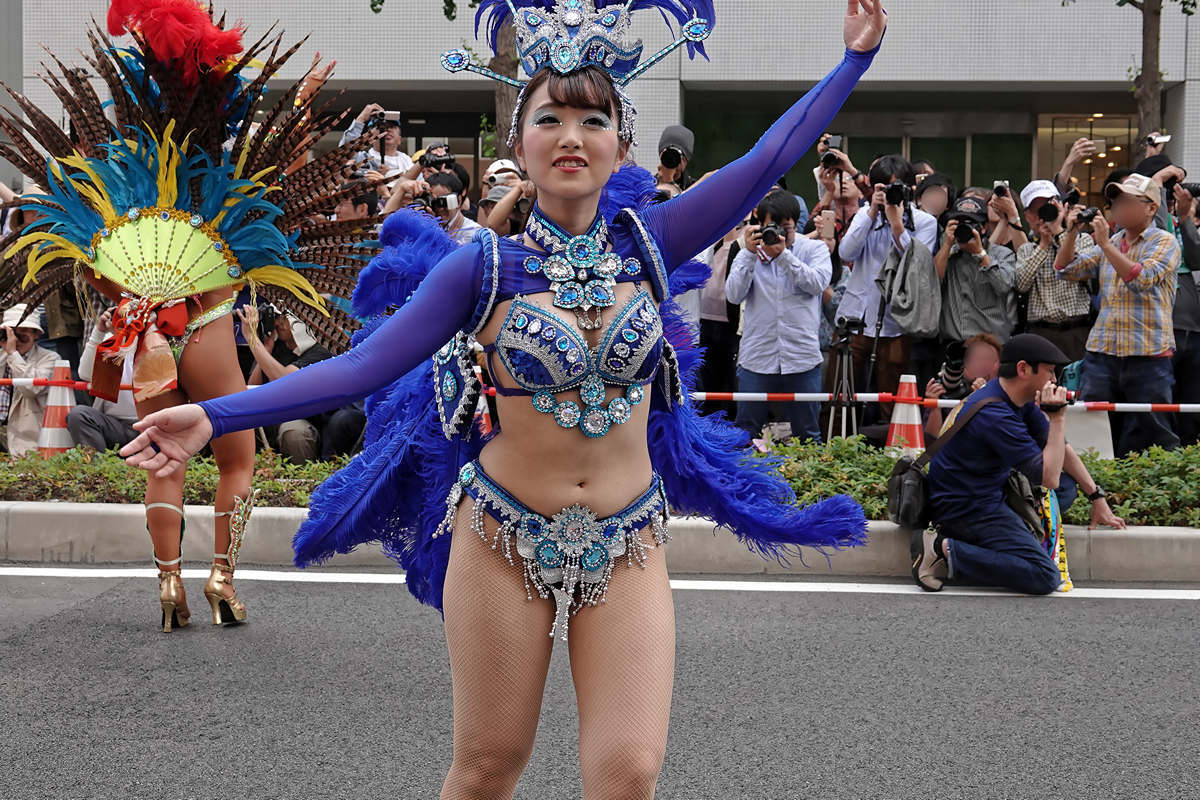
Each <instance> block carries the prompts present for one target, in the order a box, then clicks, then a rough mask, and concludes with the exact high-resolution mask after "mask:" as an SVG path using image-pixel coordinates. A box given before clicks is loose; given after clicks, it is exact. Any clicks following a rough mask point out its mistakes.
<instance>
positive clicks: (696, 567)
mask: <svg viewBox="0 0 1200 800" xmlns="http://www.w3.org/2000/svg"><path fill="white" fill-rule="evenodd" d="M186 510H187V533H186V536H185V538H184V546H183V553H184V558H185V563H189V564H191V563H202V562H207V561H208V560H209V552H210V550H211V543H212V522H213V517H212V509H211V508H210V507H209V506H188V507H187V509H186ZM305 513H306V512H305V509H302V508H258V509H255V511H254V516H253V517H252V518H251V520H250V527H249V531H248V533H247V535H246V542H245V545H244V546H243V548H242V563H243V564H245V565H251V564H253V565H259V566H269V567H284V566H291V563H292V550H291V542H292V535H293V534H294V533H295V532H296V529H297V528H298V527H299V525H300V523H301V521H302V520H303V519H304V515H305ZM671 537H672V540H671V542H670V544H668V545H667V561H668V564H669V566H670V569H671V570H672V571H673V572H676V573H680V574H723V575H730V574H754V573H772V574H777V573H786V572H788V570H787V569H785V568H783V567H782V566H780V565H779V564H776V563H775V562H773V561H764V560H763V559H761V558H759V557H758V556H756V555H754V554H753V553H751V552H749V551H748V550H747V549H746V547H745V545H743V544H741V543H740V542H738V540H737V538H736V537H734V536H733V535H732V534H730V533H728V532H725V531H721V532H719V533H718V534H717V535H715V536H714V531H713V525H712V523H710V522H706V521H704V520H702V519H698V518H695V517H677V518H675V519H673V520H672V521H671ZM908 543H909V537H908V533H907V532H906V531H904V530H901V529H900V528H899V527H898V526H896V525H893V524H891V523H889V522H872V523H871V532H870V542H869V544H868V545H867V546H866V547H861V548H855V549H853V550H846V551H843V552H832V553H830V560H829V561H828V562H826V560H825V559H824V558H823V557H822V556H821V555H820V554H819V553H816V552H813V551H807V552H806V555H805V560H806V561H807V563H808V568H807V569H806V568H805V566H804V565H803V564H801V563H800V562H799V561H793V564H792V570H791V571H792V572H795V573H802V574H808V575H813V576H885V577H907V576H909V575H910V574H911V573H910V563H911V561H910V558H909V550H908V547H909V544H908ZM1067 555H1068V558H1069V560H1070V567H1071V577H1072V578H1073V579H1074V580H1076V581H1163V582H1181V581H1195V580H1198V579H1200V530H1196V529H1193V528H1149V527H1146V528H1129V529H1127V530H1124V531H1113V530H1099V531H1088V530H1086V529H1085V528H1080V527H1072V526H1069V527H1068V528H1067ZM0 561H10V562H26V563H57V564H128V563H138V562H143V561H144V562H146V563H149V562H150V540H149V537H148V536H147V535H146V528H145V517H144V512H143V510H142V507H141V506H140V505H116V504H99V503H97V504H90V503H18V502H0ZM329 564H330V565H331V566H337V567H380V566H384V567H386V566H391V567H395V563H394V562H392V561H391V560H390V559H388V558H387V557H385V556H384V555H383V554H382V553H381V552H380V550H379V548H378V547H377V546H371V547H360V548H359V549H358V550H356V551H354V552H353V553H350V554H349V555H343V556H337V557H336V558H334V559H333V560H331V561H330V562H329Z"/></svg>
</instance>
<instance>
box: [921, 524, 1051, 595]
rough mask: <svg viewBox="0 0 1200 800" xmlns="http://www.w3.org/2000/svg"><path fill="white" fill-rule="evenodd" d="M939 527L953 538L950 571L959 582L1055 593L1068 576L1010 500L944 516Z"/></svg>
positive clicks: (1031, 591)
mask: <svg viewBox="0 0 1200 800" xmlns="http://www.w3.org/2000/svg"><path fill="white" fill-rule="evenodd" d="M939 528H940V530H941V532H942V535H943V536H945V537H947V538H948V539H950V540H951V541H950V542H948V543H947V549H948V550H949V553H950V558H949V562H950V576H949V577H950V578H951V580H953V581H955V582H956V583H965V584H971V585H974V586H1001V587H1004V588H1005V589H1012V590H1013V591H1017V592H1024V593H1026V594H1050V593H1051V592H1053V591H1054V590H1055V589H1057V588H1058V585H1059V582H1060V581H1061V580H1062V577H1061V575H1060V574H1059V572H1058V566H1057V565H1055V563H1054V562H1053V561H1052V560H1051V559H1050V555H1049V554H1048V553H1047V552H1046V548H1045V547H1043V546H1042V543H1041V542H1039V541H1038V540H1037V539H1036V538H1035V537H1034V535H1033V533H1032V532H1030V530H1029V526H1027V525H1026V524H1025V523H1024V522H1023V521H1022V520H1021V518H1020V517H1018V516H1017V514H1016V512H1015V511H1013V510H1012V509H1011V508H1009V507H1008V506H1006V505H1002V506H1000V507H999V508H997V509H996V510H995V511H991V512H988V513H986V514H980V513H973V514H970V515H968V516H966V517H961V518H959V519H956V520H950V521H948V522H943V523H941V524H940V525H939Z"/></svg>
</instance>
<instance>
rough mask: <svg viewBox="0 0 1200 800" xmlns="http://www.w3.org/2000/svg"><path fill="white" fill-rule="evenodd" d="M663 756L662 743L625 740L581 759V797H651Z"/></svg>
mask: <svg viewBox="0 0 1200 800" xmlns="http://www.w3.org/2000/svg"><path fill="white" fill-rule="evenodd" d="M665 755H666V751H665V747H663V746H661V745H656V744H653V743H649V742H642V741H625V742H617V743H613V744H610V745H609V746H607V747H605V748H604V749H603V751H601V752H597V753H593V754H590V755H589V756H587V757H586V758H582V759H581V760H582V761H583V796H584V800H617V799H618V798H621V800H634V798H652V797H654V787H655V785H656V784H657V783H658V775H659V773H660V772H661V771H662V764H663V758H664V757H665Z"/></svg>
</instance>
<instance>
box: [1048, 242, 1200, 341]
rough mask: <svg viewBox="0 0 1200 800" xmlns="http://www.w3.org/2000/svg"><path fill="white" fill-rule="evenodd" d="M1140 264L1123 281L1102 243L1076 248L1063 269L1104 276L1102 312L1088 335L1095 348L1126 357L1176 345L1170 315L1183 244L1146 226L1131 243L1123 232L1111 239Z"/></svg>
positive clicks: (1081, 277)
mask: <svg viewBox="0 0 1200 800" xmlns="http://www.w3.org/2000/svg"><path fill="white" fill-rule="evenodd" d="M1110 241H1111V242H1112V244H1113V246H1114V247H1119V248H1120V249H1121V252H1122V253H1124V254H1125V256H1126V257H1127V258H1129V260H1130V261H1133V262H1135V263H1136V264H1138V265H1139V266H1140V267H1141V269H1140V270H1137V271H1135V272H1134V274H1133V276H1132V279H1131V280H1124V279H1122V278H1121V276H1120V275H1118V274H1117V270H1116V269H1115V268H1114V267H1113V265H1112V264H1111V263H1109V261H1108V259H1107V258H1106V257H1105V256H1104V253H1103V252H1102V251H1101V250H1100V248H1099V247H1094V248H1092V249H1091V250H1086V251H1076V253H1075V258H1074V260H1072V261H1071V263H1070V264H1067V266H1065V267H1063V269H1062V270H1060V271H1059V277H1060V278H1065V279H1066V280H1074V281H1086V280H1090V279H1092V278H1095V277H1097V276H1098V277H1099V278H1100V317H1099V318H1098V319H1097V320H1096V325H1095V327H1094V328H1092V335H1091V336H1089V337H1088V341H1087V349H1088V350H1089V351H1090V352H1093V353H1104V354H1105V355H1110V356H1117V357H1125V356H1162V355H1168V354H1169V353H1170V352H1171V351H1172V350H1173V349H1174V348H1175V330H1174V325H1173V324H1172V321H1171V314H1172V311H1173V310H1174V307H1175V289H1176V286H1177V284H1178V279H1177V277H1176V270H1177V269H1178V268H1179V243H1178V242H1176V241H1175V237H1174V236H1172V235H1171V234H1169V233H1167V232H1166V231H1164V230H1160V229H1158V228H1147V229H1146V230H1145V231H1143V232H1142V234H1141V235H1140V236H1138V238H1137V240H1136V241H1135V242H1134V243H1133V244H1132V245H1130V246H1128V247H1126V245H1125V234H1124V232H1123V231H1122V232H1118V233H1114V234H1113V235H1112V239H1111V240H1110Z"/></svg>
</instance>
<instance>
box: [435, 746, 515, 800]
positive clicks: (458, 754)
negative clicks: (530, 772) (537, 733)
mask: <svg viewBox="0 0 1200 800" xmlns="http://www.w3.org/2000/svg"><path fill="white" fill-rule="evenodd" d="M498 738H499V737H498ZM532 752H533V743H532V742H529V743H523V742H503V741H494V742H487V743H486V744H485V743H480V744H479V745H478V746H470V747H462V746H456V747H455V748H454V763H453V765H452V766H451V767H450V778H448V779H447V787H448V788H449V787H451V786H452V787H453V789H454V792H455V793H454V794H451V795H446V794H443V795H442V796H443V798H445V797H493V796H502V795H503V793H504V792H512V790H513V789H514V788H515V787H516V785H517V781H518V780H519V779H520V777H521V773H522V772H524V771H525V765H526V764H527V763H528V762H529V756H530V755H531V754H532ZM509 796H511V795H509Z"/></svg>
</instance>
